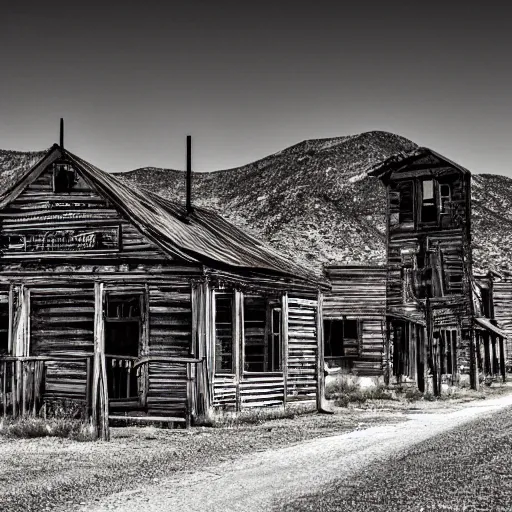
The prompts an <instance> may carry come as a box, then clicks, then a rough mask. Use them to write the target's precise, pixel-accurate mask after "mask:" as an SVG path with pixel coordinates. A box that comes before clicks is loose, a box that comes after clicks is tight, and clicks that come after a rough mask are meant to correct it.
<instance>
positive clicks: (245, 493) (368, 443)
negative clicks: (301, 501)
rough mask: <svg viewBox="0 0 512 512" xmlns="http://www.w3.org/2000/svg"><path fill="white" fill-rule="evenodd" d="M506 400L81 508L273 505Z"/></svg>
mask: <svg viewBox="0 0 512 512" xmlns="http://www.w3.org/2000/svg"><path fill="white" fill-rule="evenodd" d="M507 406H512V396H511V395H507V396H504V397H500V398H497V399H492V400H486V401H485V402H473V403H471V404H469V405H468V406H467V407H466V408H464V409H461V410H458V411H455V412H449V411H436V412H435V413H421V414H410V415H409V416H408V418H409V421H407V422H405V423H400V424H396V425H386V426H379V427H372V428H369V429H366V430H361V431H356V432H351V433H348V434H343V435H340V436H331V437H325V438H320V439H315V440H313V441H308V442H304V443H301V444H299V445H294V446H290V447H287V448H282V449H279V450H272V451H266V452H260V453H256V454H253V455H250V456H243V457H241V458H239V459H238V460H236V461H230V462H226V463H222V464H219V465H217V466H215V467H214V468H213V469H212V468H210V469H208V470H204V471H196V472H186V473H180V474H177V475H176V476H175V477H173V478H168V479H167V478H166V479H162V480H161V481H159V482H157V483H155V484H154V485H151V486H145V487H141V488H137V489H133V490H130V491H125V492H122V493H118V494H114V495H112V496H110V497H108V498H107V499H105V500H103V501H102V502H100V503H99V504H98V503H96V504H94V505H91V506H84V507H83V508H82V509H81V510H83V511H106V510H117V511H127V512H128V511H132V510H133V511H137V512H141V511H161V510H187V511H204V510H208V511H212V512H214V511H230V510H233V511H234V510H244V511H250V510H255V511H261V510H269V509H271V508H272V505H273V503H275V502H276V500H287V499H292V498H294V497H297V496H299V495H301V494H305V493H310V492H312V491H313V490H314V489H315V488H318V487H319V486H323V485H326V484H328V483H329V482H331V481H333V480H343V479H344V478H350V476H351V475H352V474H353V473H354V472H356V471H361V470H362V469H364V468H365V466H366V465H368V464H370V463H372V462H375V461H377V460H379V459H380V460H383V459H385V458H386V457H388V456H389V455H390V454H393V453H396V452H397V451H400V450H402V449H404V448H409V447H411V446H412V445H414V444H416V443H419V442H421V441H424V440H426V439H428V438H430V437H433V436H436V435H438V434H441V433H443V432H445V431H447V430H450V429H451V428H453V427H455V426H459V425H461V424H463V423H466V422H468V421H472V420H474V419H477V418H480V417H482V416H484V415H487V414H490V413H492V412H495V411H497V410H499V409H501V408H504V407H507Z"/></svg>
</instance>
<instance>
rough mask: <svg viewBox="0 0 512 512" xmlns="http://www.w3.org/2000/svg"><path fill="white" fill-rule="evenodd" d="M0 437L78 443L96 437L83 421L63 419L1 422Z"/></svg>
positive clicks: (35, 418) (23, 419)
mask: <svg viewBox="0 0 512 512" xmlns="http://www.w3.org/2000/svg"><path fill="white" fill-rule="evenodd" d="M0 435H4V436H5V437H11V438H21V439H32V438H35V437H64V438H68V439H74V440H76V441H93V440H94V439H95V435H94V433H93V431H92V430H91V428H90V427H89V425H87V424H86V423H84V422H83V421H81V420H75V419H63V418H49V419H44V418H38V417H27V418H16V419H4V420H1V421H0Z"/></svg>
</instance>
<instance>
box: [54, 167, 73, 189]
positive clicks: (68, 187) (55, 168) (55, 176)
mask: <svg viewBox="0 0 512 512" xmlns="http://www.w3.org/2000/svg"><path fill="white" fill-rule="evenodd" d="M64 166H66V167H67V169H66V171H65V172H66V173H68V174H73V180H72V184H71V186H70V185H69V180H68V186H67V188H66V189H65V190H57V175H58V172H62V171H59V169H61V168H62V167H64ZM52 167H53V168H52V190H53V193H54V194H69V193H70V192H72V191H73V187H74V186H75V184H76V183H78V173H77V172H76V169H75V168H74V167H73V165H71V164H70V163H69V162H55V163H54V164H53V166H52Z"/></svg>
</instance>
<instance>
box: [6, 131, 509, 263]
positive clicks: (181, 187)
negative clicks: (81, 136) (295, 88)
mask: <svg viewBox="0 0 512 512" xmlns="http://www.w3.org/2000/svg"><path fill="white" fill-rule="evenodd" d="M415 147H416V145H415V144H414V143H413V142H411V141H410V140H407V139H405V138H403V137H400V136H398V135H394V134H391V133H386V132H368V133H363V134H360V135H354V136H348V137H338V138H333V139H317V140H308V141H304V142H301V143H299V144H296V145H294V146H292V147H290V148H287V149H284V150H283V151H280V152H278V153H275V154H273V155H270V156H268V157H266V158H263V159H261V160H258V161H256V162H253V163H251V164H248V165H245V166H243V167H239V168H235V169H229V170H224V171H216V172H209V173H201V172H198V173H195V174H194V176H193V192H192V200H193V203H194V204H196V205H198V206H204V207H209V208H212V209H214V210H216V211H217V212H219V213H220V214H221V215H223V216H224V217H225V218H227V219H228V220H230V221H231V222H233V223H235V224H236V225H238V226H239V227H241V228H243V229H246V230H248V231H250V232H251V233H252V234H254V235H255V236H257V237H259V238H261V239H263V240H266V241H267V242H269V243H270V244H271V245H273V246H274V247H276V248H277V249H278V250H280V251H281V252H282V253H284V254H286V255H288V256H289V257H290V258H292V259H293V260H294V261H296V262H297V263H300V264H302V265H304V266H307V267H309V268H311V269H314V270H316V271H317V272H318V271H319V270H320V267H321V265H322V264H325V263H338V264H347V263H383V262H384V261H385V260H384V258H385V252H384V251H385V224H384V220H385V219H384V211H385V191H384V187H383V186H382V185H381V184H380V182H379V180H377V179H375V178H370V177H368V176H367V175H366V171H367V170H368V169H370V168H371V167H373V166H374V165H375V164H377V163H378V162H380V161H382V160H384V159H385V158H387V157H389V156H391V155H393V154H395V153H397V152H399V151H410V150H412V149H414V148H415ZM40 156H41V153H19V152H13V151H0V169H2V168H3V169H4V171H3V172H1V173H0V187H1V188H2V189H4V190H5V187H6V186H8V184H9V183H10V182H12V179H13V177H15V176H16V174H17V172H19V170H20V169H22V168H26V166H27V165H30V164H32V163H34V162H35V161H36V160H37V159H38V158H40ZM85 156H86V159H87V158H88V157H87V155H85ZM446 156H448V157H449V156H450V155H446ZM89 159H90V160H92V161H93V162H94V158H93V157H89ZM118 177H120V178H121V179H122V180H123V181H125V182H127V183H129V184H132V185H136V186H142V187H146V188H148V189H151V190H153V191H155V192H157V193H159V194H161V195H162V196H164V197H167V198H169V199H172V200H177V201H183V200H184V197H185V176H184V173H183V172H182V171H176V170H169V169H155V168H144V169H137V170H134V171H130V172H126V173H121V174H118ZM472 221H473V241H474V260H475V266H476V268H477V269H483V268H488V267H492V268H495V269H498V270H499V269H507V270H512V249H511V248H512V180H511V179H510V178H507V177H505V176H495V175H487V174H479V175H473V219H472Z"/></svg>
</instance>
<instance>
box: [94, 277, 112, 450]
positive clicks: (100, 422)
mask: <svg viewBox="0 0 512 512" xmlns="http://www.w3.org/2000/svg"><path fill="white" fill-rule="evenodd" d="M108 412H109V411H108V387H107V367H106V363H105V319H104V312H103V283H94V373H93V379H92V418H91V424H92V427H93V429H94V430H95V431H96V433H97V435H98V437H99V438H100V439H102V440H104V441H108V440H110V429H109V422H108Z"/></svg>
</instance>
